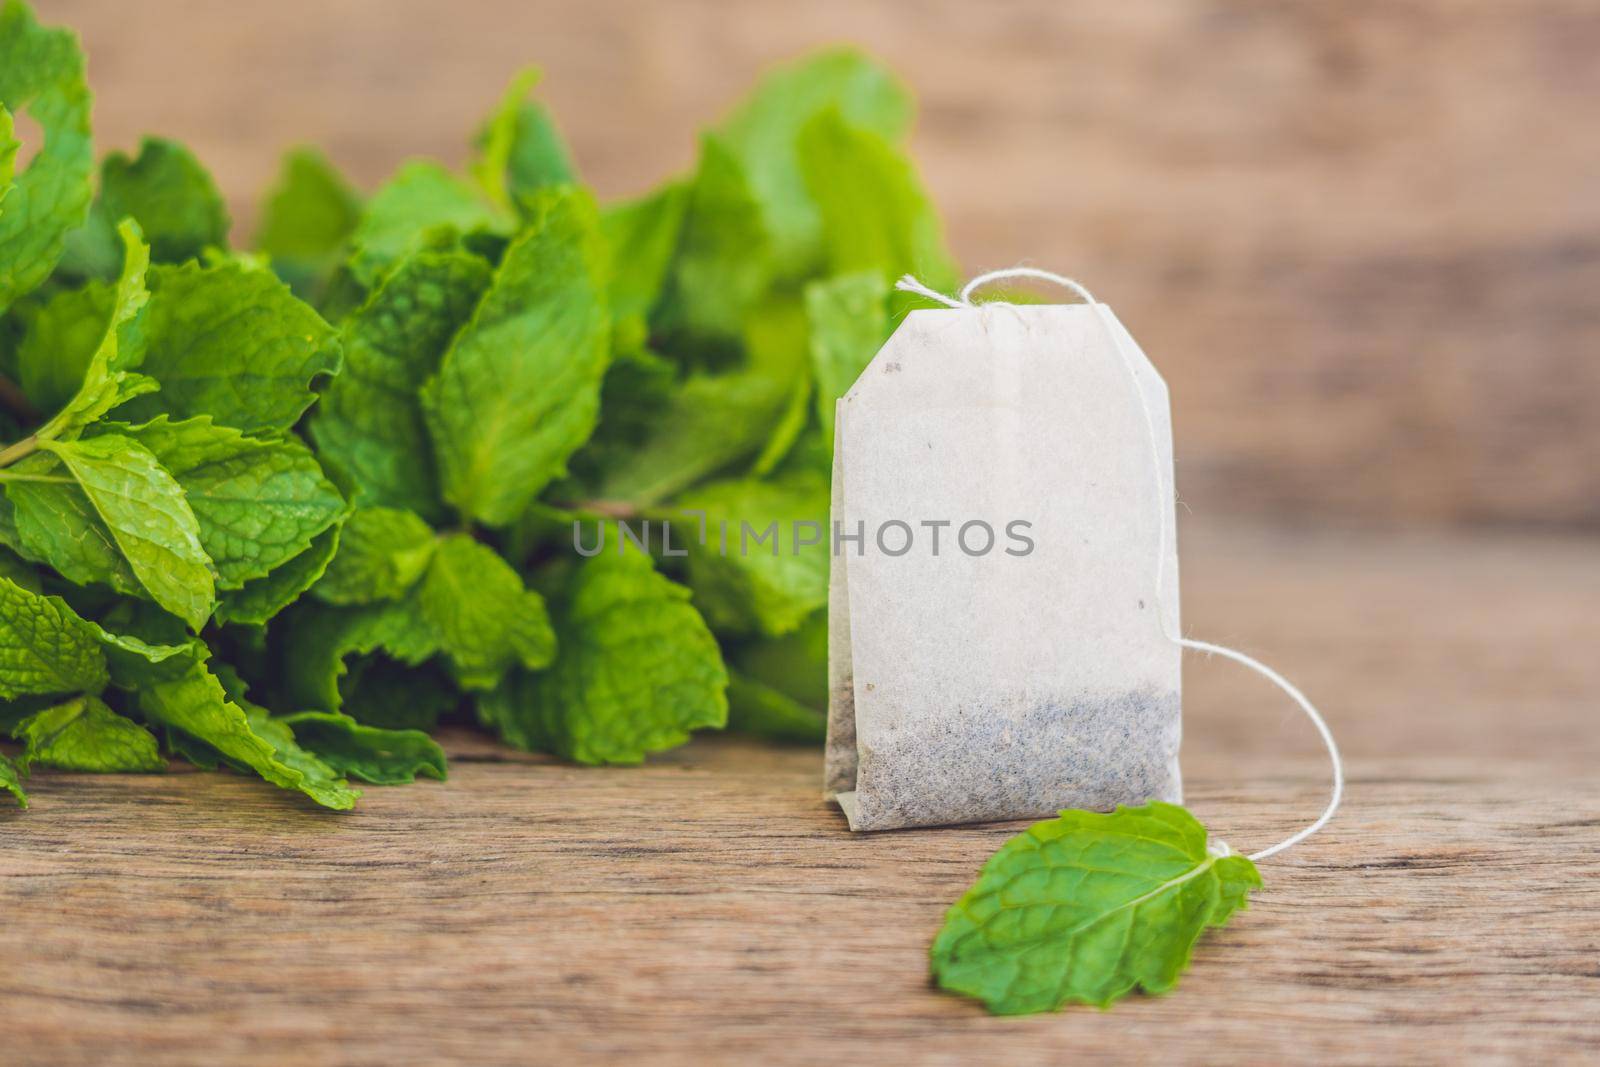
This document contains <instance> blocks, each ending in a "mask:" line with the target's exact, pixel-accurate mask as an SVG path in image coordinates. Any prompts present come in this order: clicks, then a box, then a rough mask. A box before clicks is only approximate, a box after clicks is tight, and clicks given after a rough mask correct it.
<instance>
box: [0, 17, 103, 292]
mask: <svg viewBox="0 0 1600 1067" xmlns="http://www.w3.org/2000/svg"><path fill="white" fill-rule="evenodd" d="M0 106H4V107H5V108H6V110H8V111H9V112H11V113H12V114H13V115H15V114H17V113H19V112H21V111H23V110H26V111H27V112H28V114H29V115H31V116H32V117H33V119H34V121H36V122H37V123H38V124H39V127H40V129H41V130H43V132H44V142H43V144H41V145H40V146H39V151H38V153H37V154H36V155H35V156H34V157H33V159H32V161H31V162H30V163H29V164H28V166H27V169H25V170H23V171H22V173H20V174H17V175H15V176H14V178H12V182H11V187H10V189H9V190H8V191H7V192H6V194H5V200H4V202H3V203H0V312H4V311H5V310H6V309H7V308H8V307H10V306H11V305H12V304H13V303H14V302H15V301H16V299H17V298H18V297H19V296H21V295H23V294H24V293H27V292H29V291H31V290H32V289H34V288H36V287H37V286H38V285H39V284H40V283H41V282H43V281H44V279H45V278H46V277H47V276H49V274H50V272H51V270H52V269H54V267H55V265H56V261H57V260H58V259H60V258H61V250H62V246H63V244H64V242H65V240H66V235H67V231H68V230H71V229H72V228H73V227H75V226H78V225H79V224H81V223H82V222H83V220H84V218H85V216H86V215H87V214H88V211H89V198H90V179H91V175H92V174H93V172H94V150H93V148H92V147H91V145H90V142H89V87H88V85H87V84H85V82H84V75H83V53H82V52H81V51H80V50H79V48H78V40H77V37H76V35H74V34H72V33H71V32H69V31H67V30H56V29H45V28H43V27H41V26H40V25H39V24H38V23H37V22H36V21H34V18H33V13H32V12H31V11H29V10H28V7H27V5H26V4H23V3H20V2H18V0H7V2H6V3H5V5H4V6H3V7H0ZM10 125H11V123H9V122H8V123H7V126H8V127H9V126H10ZM8 132H9V130H8ZM4 140H6V141H10V140H11V138H10V137H6V138H4Z"/></svg>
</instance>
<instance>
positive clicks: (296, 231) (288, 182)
mask: <svg viewBox="0 0 1600 1067" xmlns="http://www.w3.org/2000/svg"><path fill="white" fill-rule="evenodd" d="M360 218H361V201H360V198H359V197H357V196H356V193H355V190H353V189H351V188H350V186H349V184H348V183H347V182H345V180H344V178H343V177H341V176H340V174H339V172H338V171H336V170H335V169H334V168H333V164H332V163H329V162H328V159H327V157H326V156H324V155H323V154H322V153H321V152H319V151H317V150H316V149H315V148H297V149H295V150H293V151H291V152H289V153H288V154H287V155H285V156H284V157H283V164H282V166H281V169H280V170H279V173H278V181H277V184H275V185H274V186H273V187H272V189H271V190H270V191H269V192H268V193H267V197H266V200H265V201H264V202H263V203H262V205H261V224H260V226H259V227H258V228H257V230H256V250H257V251H259V252H263V253H265V254H266V255H267V256H269V257H270V258H271V260H272V268H273V270H275V271H277V272H278V276H279V277H281V278H283V280H284V281H286V282H288V283H289V288H290V289H292V290H294V293H295V295H297V296H299V297H300V298H302V299H309V298H310V297H311V295H312V294H313V292H314V291H315V290H316V289H317V287H318V285H319V284H320V282H321V280H322V278H323V277H324V275H326V274H327V273H328V272H330V271H331V270H332V269H333V267H334V266H336V265H337V262H338V260H339V257H340V254H341V253H342V252H343V250H344V247H345V244H346V242H348V241H349V240H350V236H351V234H353V233H354V232H355V228H356V223H357V221H359V219H360Z"/></svg>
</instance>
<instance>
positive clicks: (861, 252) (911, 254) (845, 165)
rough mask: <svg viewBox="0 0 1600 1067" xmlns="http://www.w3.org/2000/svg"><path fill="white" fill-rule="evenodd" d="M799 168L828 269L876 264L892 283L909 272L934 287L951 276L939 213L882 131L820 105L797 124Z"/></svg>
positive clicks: (943, 284)
mask: <svg viewBox="0 0 1600 1067" xmlns="http://www.w3.org/2000/svg"><path fill="white" fill-rule="evenodd" d="M800 168H801V171H802V172H803V173H804V174H805V181H806V186H807V188H809V189H810V190H811V195H812V197H813V198H815V200H816V203H817V208H818V210H819V211H820V212H821V216H822V241H823V247H824V249H825V253H826V261H827V264H828V268H829V270H831V271H832V272H833V273H836V274H845V273H849V272H851V271H858V270H875V271H877V272H878V273H879V274H880V275H881V276H882V277H883V278H884V279H885V280H886V281H889V282H891V283H892V282H893V281H894V280H895V279H896V278H898V277H900V275H902V274H907V273H909V274H915V275H916V276H917V277H918V278H921V279H922V280H923V281H924V282H926V283H928V284H929V285H931V286H933V287H934V288H936V289H949V288H951V287H952V286H953V285H954V284H955V281H956V270H955V264H954V261H953V260H952V259H951V257H950V253H949V252H948V251H946V249H945V246H944V234H943V228H942V227H941V226H940V223H939V216H938V213H937V212H936V211H935V210H934V208H933V204H932V202H931V201H929V199H928V196H927V194H926V193H925V192H924V191H923V189H922V184H921V182H920V181H918V179H917V175H916V171H915V169H914V168H913V167H912V165H911V161H910V160H909V159H907V158H906V157H905V155H904V154H903V153H902V152H901V151H900V150H899V149H898V148H896V147H895V146H894V145H893V144H892V143H890V142H889V141H888V140H886V139H885V138H884V137H882V136H881V135H879V134H877V133H874V132H873V131H872V130H869V129H865V128H863V127H860V126H856V125H853V124H851V123H850V122H849V121H848V120H847V119H846V118H845V117H844V116H843V115H841V114H840V113H839V112H838V111H826V112H823V113H822V114H820V115H818V116H817V117H816V118H814V119H812V120H811V121H810V122H808V123H807V124H806V126H805V129H804V130H802V131H801V134H800Z"/></svg>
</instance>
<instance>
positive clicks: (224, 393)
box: [123, 262, 340, 432]
mask: <svg viewBox="0 0 1600 1067" xmlns="http://www.w3.org/2000/svg"><path fill="white" fill-rule="evenodd" d="M150 293H151V295H150V307H149V310H148V313H147V322H146V330H147V333H148V336H149V348H148V351H147V352H146V355H145V360H144V366H143V369H144V371H145V372H146V373H148V374H150V375H151V376H153V377H154V378H156V379H157V380H158V381H159V382H160V383H161V391H160V392H159V393H155V394H152V395H149V396H143V397H140V398H139V399H138V400H136V401H134V402H133V403H132V404H130V405H128V407H127V408H126V409H125V411H124V412H123V417H124V418H125V419H127V420H128V421H130V422H135V421H143V420H146V419H151V418H154V417H155V416H157V415H160V414H167V415H171V416H173V417H174V418H179V419H182V418H188V417H190V416H194V415H210V416H211V417H212V418H213V419H215V420H216V421H217V422H218V423H221V424H222V425H224V426H232V427H234V428H236V429H239V430H244V431H246V432H253V431H256V430H287V429H289V428H290V427H292V426H293V425H294V424H295V422H296V421H297V420H298V419H299V418H300V415H301V414H302V413H303V412H304V411H305V410H306V408H308V407H310V406H311V402H312V400H314V399H315V395H314V394H313V393H312V391H311V383H312V381H313V380H314V379H315V378H317V377H318V376H320V375H324V374H332V373H335V372H337V371H338V369H339V363H340V357H339V342H338V338H337V337H336V336H335V335H334V332H333V330H332V329H331V328H330V327H329V326H328V324H327V323H326V322H324V321H323V320H322V317H321V316H320V315H318V314H317V313H316V312H315V311H313V310H312V309H311V308H310V306H308V305H306V304H304V303H302V302H301V301H300V300H299V299H297V298H296V297H295V296H294V294H292V293H291V292H289V289H288V288H287V287H286V286H285V285H284V284H283V283H282V282H280V281H279V280H278V279H277V278H276V277H274V276H273V275H272V274H271V273H270V272H268V271H265V270H259V269H252V268H250V267H247V266H245V265H243V264H240V263H237V262H224V263H221V264H219V265H217V266H209V267H208V266H201V265H199V264H197V263H185V264H183V265H182V266H176V267H170V266H164V267H157V268H155V269H153V270H151V271H150Z"/></svg>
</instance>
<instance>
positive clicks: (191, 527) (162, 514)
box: [42, 434, 216, 630]
mask: <svg viewBox="0 0 1600 1067" xmlns="http://www.w3.org/2000/svg"><path fill="white" fill-rule="evenodd" d="M42 447H43V448H45V449H47V450H48V451H49V452H51V453H53V454H54V455H55V456H56V457H57V458H58V459H60V460H61V462H62V463H63V464H64V465H65V466H66V468H67V469H68V470H69V471H71V473H72V476H73V477H74V478H75V479H76V480H77V482H78V485H79V487H80V488H81V489H82V490H83V493H84V496H85V497H87V498H88V500H89V502H90V504H92V505H93V506H94V509H95V512H96V513H97V514H98V515H99V517H100V520H101V521H102V522H103V523H105V526H106V529H108V530H109V531H110V532H111V536H112V538H113V539H114V540H115V541H116V544H117V548H118V549H119V550H121V552H122V555H123V557H124V558H125V559H126V560H127V561H128V565H129V567H130V568H132V570H133V573H134V574H135V575H136V576H137V577H138V579H139V583H140V584H141V585H143V586H144V588H145V589H146V590H148V591H149V593H150V595H151V596H152V597H153V598H154V599H155V602H156V603H157V604H160V605H161V606H162V607H164V608H166V609H167V610H168V611H170V612H172V613H173V614H174V615H176V616H178V618H180V619H183V620H184V621H185V622H187V623H188V624H189V626H190V627H191V628H192V629H195V630H198V629H200V627H201V626H202V625H204V624H205V621H206V619H208V618H209V617H210V616H211V609H212V607H213V606H214V605H215V603H216V590H215V582H214V580H213V578H212V570H211V560H210V559H209V558H208V557H207V556H206V552H205V549H204V548H202V547H201V544H200V524H199V522H198V521H197V520H196V519H195V515H194V511H193V510H191V509H190V507H189V502H188V501H187V500H186V499H185V498H184V494H183V489H182V488H181V487H179V485H178V483H177V482H176V481H174V480H173V478H172V475H170V474H168V473H167V472H166V471H165V470H163V469H162V467H161V464H160V463H159V462H157V460H156V457H155V456H154V455H152V454H151V452H150V450H149V449H147V448H145V447H144V446H143V445H141V444H139V443H138V442H137V441H135V440H133V439H132V438H130V437H124V436H122V435H120V434H105V435H103V436H100V437H94V438H89V439H85V440H81V441H47V442H45V443H44V444H43V445H42Z"/></svg>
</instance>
